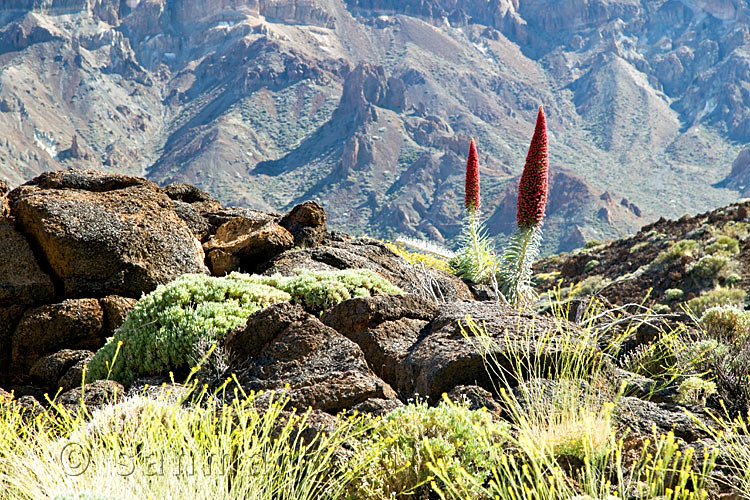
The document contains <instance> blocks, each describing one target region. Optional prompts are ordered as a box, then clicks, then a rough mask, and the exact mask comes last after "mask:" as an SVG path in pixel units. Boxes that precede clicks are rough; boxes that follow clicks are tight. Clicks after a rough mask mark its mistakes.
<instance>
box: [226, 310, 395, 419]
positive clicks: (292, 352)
mask: <svg viewBox="0 0 750 500" xmlns="http://www.w3.org/2000/svg"><path fill="white" fill-rule="evenodd" d="M226 348H227V351H228V352H229V360H230V368H231V369H232V370H234V371H235V372H236V373H237V374H238V377H239V380H240V383H241V384H242V386H243V388H245V390H255V391H258V390H271V389H282V388H284V386H285V385H287V384H288V385H289V390H288V395H289V397H290V405H292V406H294V407H296V408H299V409H305V408H307V407H312V408H313V409H318V410H323V411H326V412H328V413H336V412H338V411H340V410H343V409H346V408H351V407H353V406H355V405H357V404H359V403H362V402H363V401H366V400H367V399H370V398H384V399H393V398H394V397H395V393H394V392H393V389H391V387H390V386H389V385H388V384H386V383H385V382H383V381H382V380H381V379H379V378H378V377H377V376H375V374H374V373H372V371H371V370H370V369H369V368H368V366H367V363H366V362H365V358H364V355H363V354H362V351H361V350H360V349H359V347H358V346H357V345H356V344H355V343H354V342H352V341H351V340H349V339H347V338H346V337H344V336H343V335H341V334H339V333H338V332H337V331H336V330H334V329H332V328H330V327H327V326H325V325H324V324H323V323H321V322H320V321H319V320H318V319H317V318H315V317H314V316H312V315H310V314H308V313H306V312H305V311H304V310H303V309H302V308H301V307H300V306H298V305H292V304H289V303H283V304H276V305H273V306H271V307H268V308H266V309H263V310H261V311H258V312H257V313H255V314H254V315H252V316H251V317H250V318H249V319H248V321H247V324H246V325H245V326H244V327H240V328H238V329H237V330H235V331H234V332H232V333H231V334H230V335H229V336H228V337H227V339H226Z"/></svg>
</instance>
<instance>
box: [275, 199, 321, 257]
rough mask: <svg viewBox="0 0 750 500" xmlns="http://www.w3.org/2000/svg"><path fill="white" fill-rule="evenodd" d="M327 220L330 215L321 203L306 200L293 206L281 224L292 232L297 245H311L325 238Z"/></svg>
mask: <svg viewBox="0 0 750 500" xmlns="http://www.w3.org/2000/svg"><path fill="white" fill-rule="evenodd" d="M326 220H328V216H326V213H325V210H323V207H321V206H320V203H318V202H315V201H306V202H304V203H302V204H300V205H297V206H295V207H294V208H292V210H291V211H290V212H289V213H288V214H286V215H285V216H284V217H283V218H282V219H281V220H280V221H279V225H280V226H281V227H283V228H285V229H286V230H287V231H289V232H290V233H292V236H294V244H295V245H296V246H300V247H311V246H315V245H317V244H318V243H320V242H321V241H322V240H323V237H324V236H325V233H326Z"/></svg>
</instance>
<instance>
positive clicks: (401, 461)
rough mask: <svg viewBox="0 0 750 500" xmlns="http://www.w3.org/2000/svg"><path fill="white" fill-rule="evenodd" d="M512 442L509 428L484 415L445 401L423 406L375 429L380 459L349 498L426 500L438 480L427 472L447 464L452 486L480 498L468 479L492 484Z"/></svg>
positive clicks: (408, 408) (410, 408) (407, 408)
mask: <svg viewBox="0 0 750 500" xmlns="http://www.w3.org/2000/svg"><path fill="white" fill-rule="evenodd" d="M508 438H509V426H508V424H505V423H499V422H496V421H494V420H493V419H492V417H491V416H490V414H489V413H488V412H487V411H485V410H480V411H472V410H469V409H468V408H466V407H465V406H462V405H456V404H454V403H452V402H450V401H448V400H447V399H446V400H444V401H442V402H441V403H440V404H439V405H438V406H436V407H432V408H431V407H429V406H427V404H425V403H417V404H410V405H407V406H404V407H402V408H399V409H398V410H396V411H394V412H391V413H389V414H388V415H387V416H386V417H385V418H384V419H383V420H382V421H381V422H380V424H379V425H378V426H377V427H376V429H375V432H374V433H373V436H372V442H373V443H375V446H379V447H380V449H381V453H380V455H379V456H377V457H376V458H375V460H374V461H373V462H371V464H370V466H369V467H368V470H367V471H366V473H365V475H364V477H362V478H361V479H360V480H358V481H356V482H354V483H353V484H352V485H351V486H352V490H351V492H350V495H349V496H348V498H351V499H352V500H354V499H373V500H375V499H383V498H415V499H417V498H418V499H421V498H425V499H426V498H428V496H429V492H430V489H431V487H432V484H431V483H432V481H433V480H434V474H433V473H432V472H431V471H430V467H429V466H430V464H435V463H436V462H440V463H442V464H444V468H445V471H446V474H447V475H449V476H450V478H451V481H455V482H462V488H466V489H468V490H471V491H473V492H474V493H475V494H477V493H478V491H479V490H478V488H474V487H473V486H472V484H471V482H470V481H466V478H465V474H466V473H468V474H469V475H471V476H472V478H474V479H475V480H479V483H480V484H481V482H482V478H484V479H487V478H489V476H490V471H491V469H492V466H493V465H494V464H495V463H497V460H498V457H499V455H500V454H501V453H502V444H503V442H505V441H507V439H508ZM378 443H380V444H378ZM370 446H372V444H370ZM438 487H439V485H438ZM429 498H432V497H431V496H429ZM473 498H477V496H474V497H473Z"/></svg>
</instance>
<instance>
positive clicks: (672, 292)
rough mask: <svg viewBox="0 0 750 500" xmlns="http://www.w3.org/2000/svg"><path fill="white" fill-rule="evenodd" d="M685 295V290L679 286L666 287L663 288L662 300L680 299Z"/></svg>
mask: <svg viewBox="0 0 750 500" xmlns="http://www.w3.org/2000/svg"><path fill="white" fill-rule="evenodd" d="M684 295H685V292H683V291H682V290H681V289H679V288H668V289H666V290H664V300H666V301H667V302H674V301H675V300H680V299H682V297H683V296H684Z"/></svg>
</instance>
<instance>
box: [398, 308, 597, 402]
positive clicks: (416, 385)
mask: <svg viewBox="0 0 750 500" xmlns="http://www.w3.org/2000/svg"><path fill="white" fill-rule="evenodd" d="M467 316H468V317H470V318H471V319H472V320H473V321H474V322H476V324H477V325H479V327H480V328H483V329H484V330H485V333H486V335H487V339H486V341H487V342H488V343H489V344H488V346H487V347H486V348H487V351H484V349H485V347H482V345H483V344H482V342H480V341H478V340H477V339H475V334H474V333H473V332H472V330H471V329H470V328H469V326H468V324H467ZM560 328H565V329H567V331H566V332H565V333H562V332H560ZM462 332H463V333H462ZM553 332H558V333H559V335H555V334H554V333H553ZM576 332H577V330H576V327H575V326H574V325H572V324H570V325H567V326H562V327H561V326H559V325H557V324H555V322H554V320H552V319H551V318H548V317H543V316H541V317H535V316H533V315H526V314H519V313H518V312H517V311H514V310H512V309H510V308H506V307H503V306H501V305H499V304H497V303H494V302H454V303H451V304H447V305H446V306H444V307H442V308H441V311H440V314H439V315H438V316H437V317H436V318H435V319H433V320H432V322H431V323H430V325H429V326H428V327H427V328H426V329H425V332H424V334H423V335H421V336H420V338H419V340H418V341H417V342H416V343H415V344H414V345H413V346H412V347H411V348H410V349H409V355H408V356H407V357H406V358H405V359H404V360H403V362H402V363H401V366H402V371H401V372H400V374H399V379H398V381H397V383H396V384H395V387H396V388H397V390H399V391H400V392H402V393H412V394H414V393H416V394H420V395H421V396H423V397H426V398H428V400H431V401H437V400H439V399H440V397H441V395H442V394H443V393H444V392H448V391H450V390H451V389H453V388H454V387H455V386H458V385H479V386H480V387H484V388H485V389H487V390H493V384H492V382H491V381H490V379H489V376H488V373H487V367H486V366H485V359H487V360H489V362H490V363H492V364H493V365H495V367H494V368H493V369H492V371H494V372H495V373H504V374H505V377H506V379H507V380H506V381H505V382H506V383H508V384H514V383H517V382H518V381H519V380H521V379H523V378H524V377H527V376H529V375H531V374H528V373H524V371H523V370H524V366H523V364H521V365H520V366H518V365H517V361H518V357H519V356H520V357H521V359H534V360H535V363H537V364H538V365H539V369H540V371H542V372H546V370H547V369H552V367H553V366H555V364H556V363H557V362H558V361H559V360H560V359H561V356H563V355H564V353H565V349H566V348H567V347H569V346H570V345H575V344H576V343H578V342H579V341H580V342H583V338H582V337H580V338H579V335H578V334H577V333H576ZM566 343H567V344H566ZM591 348H592V349H594V350H595V347H594V346H591ZM519 349H520V350H519ZM545 367H546V368H545ZM553 371H554V370H553Z"/></svg>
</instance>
